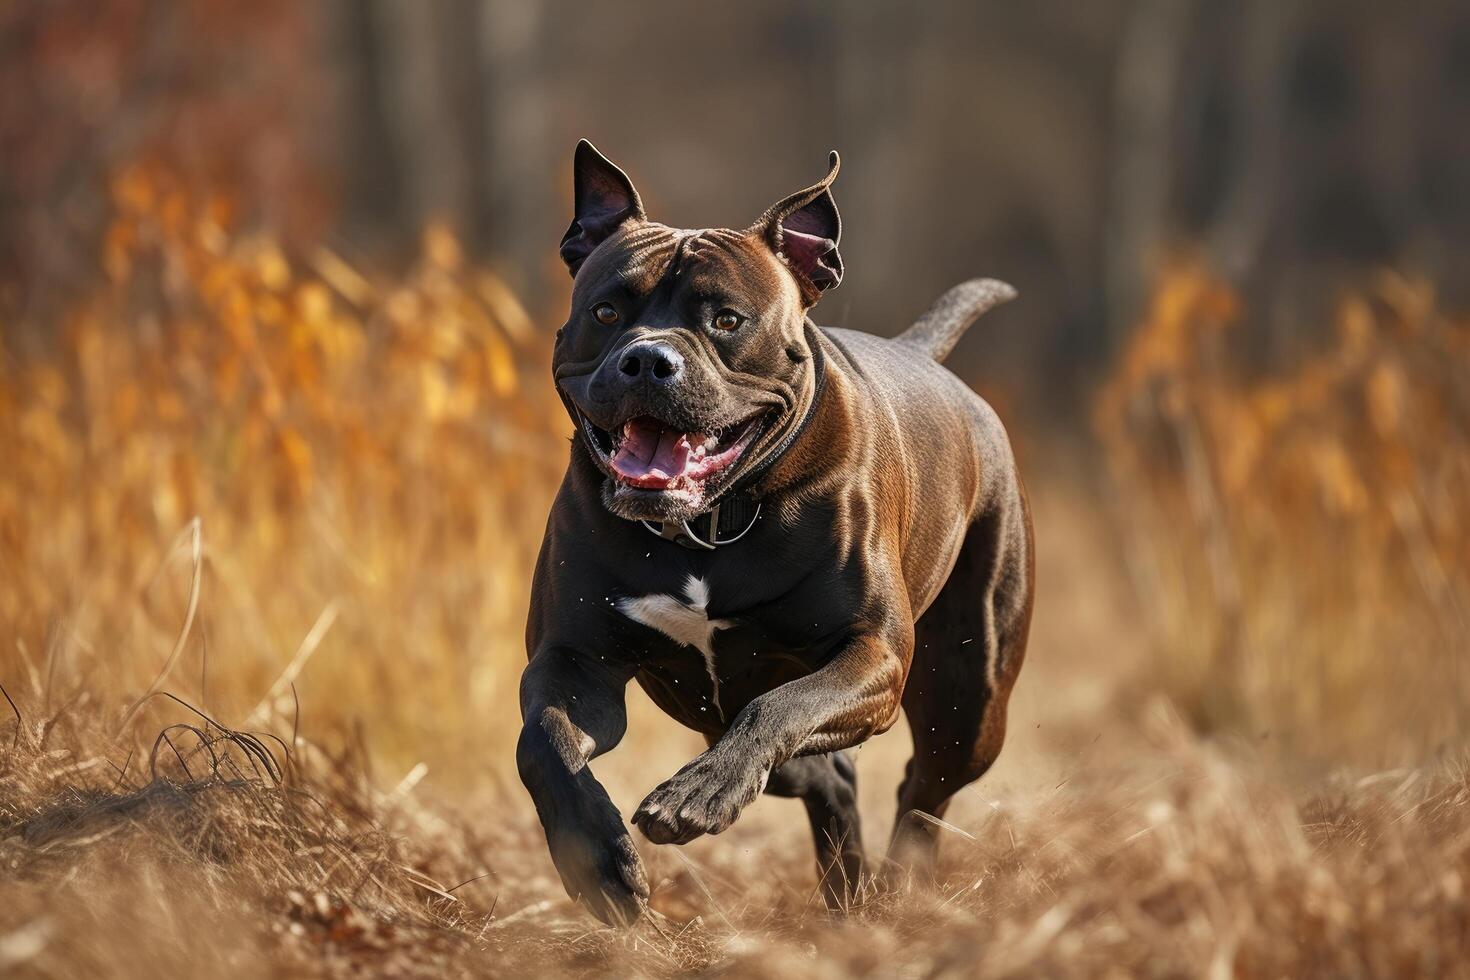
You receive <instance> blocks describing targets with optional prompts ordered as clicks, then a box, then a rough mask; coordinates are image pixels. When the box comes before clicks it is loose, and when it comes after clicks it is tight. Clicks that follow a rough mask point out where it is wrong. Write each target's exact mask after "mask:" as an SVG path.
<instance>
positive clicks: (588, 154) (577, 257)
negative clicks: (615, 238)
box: [561, 140, 644, 276]
mask: <svg viewBox="0 0 1470 980" xmlns="http://www.w3.org/2000/svg"><path fill="white" fill-rule="evenodd" d="M572 196H573V200H574V212H573V214H574V216H573V218H572V225H571V227H570V228H568V229H567V233H566V235H564V236H563V237H562V240H561V258H562V261H563V262H565V263H566V264H567V269H568V270H570V271H571V273H572V275H573V276H575V275H576V274H577V270H578V269H580V268H581V267H582V263H583V262H584V261H586V259H587V256H589V255H591V254H592V250H593V249H594V248H596V247H597V246H599V245H601V244H602V243H603V242H604V241H606V240H607V239H608V238H609V237H610V236H611V235H612V233H613V232H615V231H617V230H618V226H619V225H621V224H622V223H623V222H624V221H627V220H628V219H629V218H634V219H639V220H641V219H642V218H643V217H644V213H643V202H642V201H641V200H640V199H639V198H638V192H637V191H636V190H634V188H633V182H632V181H631V180H629V179H628V175H627V174H625V173H623V172H622V171H621V170H619V169H618V168H617V165H616V164H614V163H613V162H612V161H611V160H609V159H608V158H607V157H605V156H603V155H602V154H601V153H598V152H597V147H595V146H593V145H592V144H591V143H589V142H587V141H586V140H581V141H579V142H578V143H577V152H576V156H575V157H574V158H573V160H572Z"/></svg>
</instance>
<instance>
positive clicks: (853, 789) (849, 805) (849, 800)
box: [765, 752, 863, 909]
mask: <svg viewBox="0 0 1470 980" xmlns="http://www.w3.org/2000/svg"><path fill="white" fill-rule="evenodd" d="M765 791H766V792H767V793H769V794H770V795H772V796H783V797H787V798H798V799H800V800H801V802H802V803H803V804H805V805H806V815H807V818H808V819H809V820H810V821H811V825H812V836H813V837H815V838H816V844H817V876H818V878H819V880H820V884H821V888H822V896H823V898H825V899H826V902H827V907H828V908H831V909H845V908H847V907H848V906H849V905H851V904H852V900H853V898H854V897H855V896H856V895H857V892H858V887H859V885H860V883H861V881H862V874H863V832H862V823H861V822H860V821H859V819H858V809H857V768H856V767H855V766H854V765H853V761H852V757H851V756H850V755H849V754H848V753H846V752H831V753H828V754H827V755H806V756H799V757H797V758H795V759H788V760H787V761H786V762H784V763H782V764H781V765H779V766H777V767H776V768H775V769H774V770H773V771H772V772H771V777H770V779H769V780H767V782H766V789H765Z"/></svg>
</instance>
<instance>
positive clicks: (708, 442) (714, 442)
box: [700, 436, 720, 453]
mask: <svg viewBox="0 0 1470 980" xmlns="http://www.w3.org/2000/svg"><path fill="white" fill-rule="evenodd" d="M719 444H720V437H719V436H705V438H704V442H703V444H701V446H700V448H701V449H703V450H704V451H705V452H707V453H712V452H714V451H715V449H716V447H718V446H719Z"/></svg>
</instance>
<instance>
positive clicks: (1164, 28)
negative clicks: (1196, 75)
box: [1103, 0, 1198, 342]
mask: <svg viewBox="0 0 1470 980" xmlns="http://www.w3.org/2000/svg"><path fill="white" fill-rule="evenodd" d="M1194 14H1195V4H1194V2H1193V0H1140V2H1139V3H1137V4H1136V5H1135V6H1134V8H1133V11H1132V13H1131V14H1129V16H1128V21H1127V24H1126V25H1125V27H1124V29H1123V33H1122V39H1121V43H1120V47H1119V50H1118V55H1117V58H1118V70H1117V81H1116V90H1115V100H1116V110H1115V118H1114V121H1113V122H1114V125H1113V133H1112V142H1113V146H1114V150H1113V154H1112V157H1113V159H1112V168H1111V170H1112V172H1111V174H1110V184H1111V189H1110V193H1109V195H1108V198H1109V199H1108V210H1109V219H1110V220H1109V222H1108V227H1109V234H1108V238H1107V241H1106V242H1105V243H1104V245H1103V247H1104V248H1105V249H1106V251H1107V258H1106V262H1105V273H1104V274H1105V275H1106V277H1107V283H1106V287H1107V306H1108V325H1109V332H1110V334H1111V336H1112V337H1113V338H1114V341H1115V342H1116V340H1117V338H1120V337H1122V336H1123V335H1124V334H1125V333H1126V331H1127V330H1128V329H1130V328H1131V327H1132V325H1133V323H1134V322H1135V320H1136V318H1137V316H1138V314H1139V310H1140V307H1141V305H1142V293H1143V291H1144V290H1145V289H1146V288H1147V286H1148V283H1149V279H1150V275H1149V274H1150V273H1151V272H1152V271H1153V269H1154V266H1155V264H1156V263H1157V262H1158V261H1159V260H1160V259H1161V258H1162V255H1161V254H1160V252H1161V251H1162V249H1163V246H1164V244H1165V239H1166V237H1167V235H1168V231H1169V216H1170V215H1169V208H1170V203H1171V201H1170V190H1171V189H1172V188H1173V187H1174V180H1173V177H1174V162H1175V154H1174V139H1173V137H1174V133H1175V125H1176V122H1177V111H1176V110H1177V106H1178V97H1179V91H1180V89H1181V88H1182V87H1184V86H1183V84H1182V82H1181V76H1182V75H1183V74H1184V73H1185V72H1186V71H1187V70H1190V65H1189V64H1188V63H1187V62H1186V59H1185V52H1186V50H1187V49H1186V42H1187V41H1188V40H1189V32H1190V28H1191V27H1192V26H1193V25H1194V22H1195V16H1194ZM1194 64H1195V65H1196V66H1197V65H1198V62H1195V63H1194Z"/></svg>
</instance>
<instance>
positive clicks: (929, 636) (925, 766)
mask: <svg viewBox="0 0 1470 980" xmlns="http://www.w3.org/2000/svg"><path fill="white" fill-rule="evenodd" d="M1031 548H1032V544H1031V530H1030V521H1029V517H1028V515H1027V513H1026V509H1025V503H1024V500H1023V499H1021V498H1020V497H1019V495H1018V497H1017V499H1016V501H1015V506H1014V507H1013V508H1011V509H1010V510H1009V513H1007V512H1005V511H1002V512H1000V513H998V514H993V515H989V516H982V517H981V518H979V519H978V520H977V521H976V522H975V523H974V524H973V525H971V527H970V530H969V532H968V533H967V535H966V537H965V543H964V545H963V546H962V547H961V549H960V554H959V558H958V560H957V561H956V563H955V567H954V570H953V571H952V572H951V573H950V577H949V580H948V581H947V582H946V583H945V585H944V587H943V588H942V589H941V590H940V593H939V595H938V596H937V597H936V598H935V600H934V602H933V603H932V604H931V605H930V607H929V608H928V609H927V610H925V612H924V615H923V616H921V617H920V619H919V621H918V623H917V624H916V625H915V637H914V640H915V642H914V659H913V664H912V666H911V667H910V669H909V676H908V683H907V686H906V687H905V689H904V695H903V709H904V713H905V715H907V717H908V722H909V728H910V729H911V731H912V733H913V739H914V757H913V758H912V759H911V760H909V764H908V768H907V770H906V772H905V776H904V780H903V783H902V784H901V785H900V786H899V790H898V816H897V819H896V821H895V823H894V832H893V840H892V843H891V844H890V847H889V858H890V860H892V861H893V862H895V863H896V864H897V865H898V866H899V867H901V868H906V869H910V870H914V871H918V872H921V873H929V872H931V871H932V869H933V866H934V862H935V859H936V857H937V852H938V846H939V841H938V836H939V834H940V832H941V831H940V828H938V827H937V826H936V825H935V824H934V823H933V822H932V821H928V820H925V819H923V818H922V817H916V816H915V815H914V814H913V812H912V811H915V810H917V811H920V812H921V813H925V814H929V815H931V816H934V817H943V816H944V812H945V810H946V809H948V807H949V801H950V798H951V797H953V796H954V794H955V793H957V792H959V791H960V790H961V789H962V788H964V787H965V786H967V785H968V784H970V783H972V782H974V781H975V780H977V779H979V778H980V777H981V776H983V775H984V774H985V772H986V770H988V769H989V768H990V766H991V764H992V763H993V762H995V758H996V756H997V755H999V754H1000V749H1001V745H1002V743H1003V742H1004V741H1005V730H1006V703H1007V701H1008V700H1009V698H1010V693H1011V687H1012V686H1013V685H1014V684H1015V680H1016V674H1017V673H1018V672H1019V670H1020V667H1021V659H1022V657H1023V656H1024V655H1025V651H1026V635H1027V631H1028V629H1029V627H1030V622H1031V593H1032V580H1033V570H1032V558H1031Z"/></svg>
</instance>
